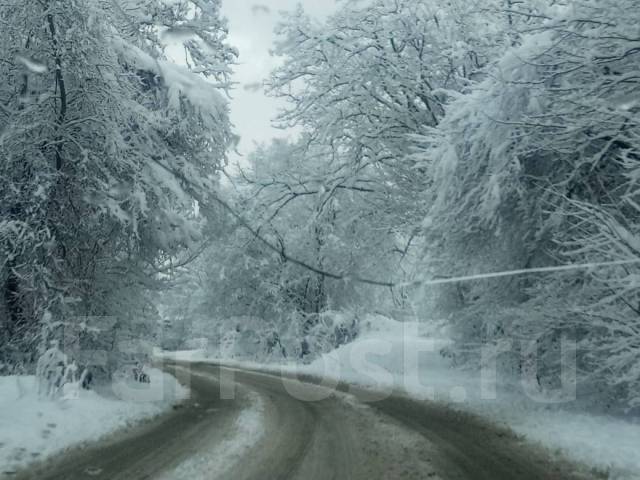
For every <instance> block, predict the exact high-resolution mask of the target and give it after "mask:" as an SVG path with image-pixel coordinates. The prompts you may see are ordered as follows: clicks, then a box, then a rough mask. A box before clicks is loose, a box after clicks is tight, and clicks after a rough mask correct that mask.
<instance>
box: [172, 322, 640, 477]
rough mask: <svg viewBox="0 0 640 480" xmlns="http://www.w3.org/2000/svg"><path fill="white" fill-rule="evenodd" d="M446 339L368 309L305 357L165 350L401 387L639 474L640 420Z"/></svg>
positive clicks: (595, 462)
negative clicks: (562, 395)
mask: <svg viewBox="0 0 640 480" xmlns="http://www.w3.org/2000/svg"><path fill="white" fill-rule="evenodd" d="M449 344H450V340H448V338H447V332H446V329H443V328H437V327H433V326H427V325H424V324H418V323H411V322H397V321H394V320H391V319H388V318H385V317H381V316H370V317H368V318H367V319H366V320H365V321H363V322H362V329H361V334H360V336H359V337H358V339H357V340H356V341H355V342H352V343H350V344H348V345H343V346H341V347H339V348H338V349H336V350H334V351H332V352H330V353H328V354H326V355H323V356H322V357H321V358H319V359H317V360H316V361H314V362H313V363H311V364H310V365H294V364H287V365H264V364H257V363H255V362H242V361H238V360H224V359H211V358H207V356H206V354H205V352H204V351H191V352H172V353H167V354H165V355H166V356H167V357H169V358H173V359H179V360H183V361H212V362H216V363H223V364H225V365H228V366H231V367H244V368H252V369H256V370H263V371H272V372H273V371H278V372H284V373H289V374H308V375H313V376H318V377H322V378H324V379H325V381H324V385H325V386H332V385H330V384H331V383H332V381H333V385H334V386H335V385H336V384H337V382H338V381H343V382H347V383H351V384H356V385H359V386H364V387H369V388H371V389H373V390H375V391H377V392H382V394H385V393H391V392H392V391H394V390H395V391H398V390H400V391H406V392H407V393H408V394H409V395H411V396H412V397H415V398H419V399H430V400H436V401H440V402H445V403H449V404H450V405H451V406H452V407H453V408H460V409H464V410H467V411H472V412H474V413H477V414H480V415H482V416H484V417H488V418H490V419H491V420H493V421H494V422H497V423H500V424H504V425H507V426H508V427H510V428H511V429H512V430H514V431H515V432H516V433H518V434H521V435H523V436H524V437H526V438H527V439H529V440H530V441H534V442H540V443H541V444H543V445H544V446H545V447H547V448H551V449H554V450H555V449H558V450H560V451H562V453H564V454H565V455H566V456H567V457H569V458H572V459H574V460H576V461H579V462H582V463H584V464H586V465H590V466H592V467H595V468H598V469H599V470H603V471H608V472H609V473H610V478H611V479H618V480H622V479H625V480H626V479H638V478H640V422H638V420H637V419H636V420H629V421H625V420H622V419H619V418H613V417H608V416H596V415H590V414H586V413H579V412H577V411H576V410H574V411H571V410H570V407H571V404H570V403H566V402H564V403H563V402H560V403H552V402H551V401H550V400H549V398H550V397H549V395H548V394H547V395H544V396H543V395H541V394H540V392H538V391H537V390H536V389H535V388H532V387H531V385H529V384H528V382H527V381H526V379H524V380H523V381H522V382H518V383H513V382H512V381H506V380H503V379H500V378H498V375H492V372H491V370H489V371H486V370H485V371H483V374H482V375H480V374H479V373H478V372H470V371H463V370H460V369H456V368H453V367H452V366H451V365H450V361H449V360H448V359H446V358H444V357H443V356H442V355H441V354H440V351H441V350H442V349H443V348H444V347H446V346H447V345H449Z"/></svg>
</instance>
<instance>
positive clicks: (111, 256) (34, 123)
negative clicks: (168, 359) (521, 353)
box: [0, 0, 235, 361]
mask: <svg viewBox="0 0 640 480" xmlns="http://www.w3.org/2000/svg"><path fill="white" fill-rule="evenodd" d="M0 8H1V9H2V15H1V16H2V19H3V28H2V29H1V31H0V40H1V41H0V45H1V46H0V71H1V72H2V73H1V74H2V78H3V79H5V80H4V81H3V84H2V86H1V87H0V104H1V105H2V107H1V110H0V138H1V141H0V157H1V161H0V169H2V170H1V172H2V179H3V186H2V189H1V190H0V195H1V197H2V198H1V199H0V201H1V205H2V206H1V207H0V208H2V210H1V215H0V248H1V249H2V257H1V258H2V263H1V264H0V266H1V267H2V268H1V273H0V280H1V282H2V291H3V302H2V303H3V306H2V309H1V310H0V311H2V324H3V328H2V331H3V335H4V338H3V339H2V346H3V348H2V352H3V354H5V355H6V356H10V355H11V354H12V353H13V352H14V351H16V352H18V353H19V352H28V356H31V355H33V354H34V353H35V351H36V347H37V345H38V344H40V345H46V344H47V342H48V341H49V340H50V339H51V338H52V337H55V336H63V337H64V339H63V343H61V346H64V345H67V346H70V344H75V345H76V346H77V345H78V344H79V343H81V342H80V341H79V338H80V337H81V336H89V337H92V338H93V337H99V336H101V335H102V336H104V335H106V336H107V337H108V338H109V340H108V341H107V342H106V343H108V344H110V345H113V344H114V342H115V343H116V344H117V343H118V341H119V340H125V339H126V340H129V339H130V337H131V338H135V337H139V336H141V335H140V334H141V331H146V330H147V329H148V327H146V326H144V323H145V322H144V321H141V319H144V318H145V316H150V315H151V316H152V314H153V308H152V306H150V305H148V304H147V300H146V298H147V297H146V293H145V292H147V291H148V289H150V288H152V287H154V285H155V284H156V283H157V282H158V279H159V278H160V276H159V274H161V273H162V272H164V271H165V270H166V269H168V268H170V265H171V261H172V259H174V258H175V257H176V256H180V255H181V252H184V251H185V250H187V249H189V248H192V247H193V246H194V245H195V244H197V243H198V242H199V241H200V239H201V233H200V229H201V226H202V224H203V222H204V220H203V218H202V217H200V216H197V215H195V213H194V202H195V201H196V200H197V201H198V202H200V203H201V204H202V207H201V211H203V212H206V211H207V210H206V208H207V205H208V202H207V198H208V195H210V194H211V193H212V192H213V191H214V190H215V188H216V185H217V172H218V170H219V168H220V167H221V165H222V164H223V163H224V162H225V152H226V150H227V148H228V147H229V145H230V144H231V143H232V142H233V140H234V139H233V135H232V133H231V131H230V124H229V120H228V112H227V104H226V100H225V98H224V90H225V89H226V88H227V87H228V77H229V72H230V70H229V65H230V63H231V62H232V60H233V58H234V57H235V51H234V50H233V49H231V48H230V47H228V46H226V44H225V37H226V26H225V24H224V21H223V20H222V19H221V18H220V16H219V2H218V1H217V0H210V1H208V0H206V1H190V0H184V1H163V0H119V1H113V2H102V1H98V0H82V1H80V0H71V1H58V0H50V1H46V2H24V1H22V0H20V1H17V0H16V1H10V2H8V3H7V2H5V3H4V4H3V5H2V6H1V7H0ZM176 44H178V45H182V47H183V48H184V56H185V58H186V59H187V60H186V63H187V64H186V65H185V66H178V65H176V64H174V63H172V62H171V60H170V58H168V56H167V54H166V53H165V51H166V49H167V47H170V46H171V47H172V48H176ZM105 319H112V320H113V321H111V320H110V321H106V320H105ZM134 320H135V321H134ZM105 324H108V326H107V325H105ZM140 329H142V330H140ZM65 332H66V333H65ZM92 345H97V346H98V348H100V347H101V346H102V342H97V341H96V342H88V344H87V345H81V346H80V347H78V348H77V351H76V354H79V352H80V351H85V352H86V351H87V350H88V351H90V350H91V349H92V348H94V347H92ZM136 348H137V347H134V348H133V349H134V350H135V349H136ZM4 360H5V361H6V360H9V361H11V359H4ZM14 360H15V359H14ZM26 360H31V361H32V360H33V358H29V359H26Z"/></svg>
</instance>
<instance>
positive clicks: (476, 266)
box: [0, 0, 640, 408]
mask: <svg viewBox="0 0 640 480" xmlns="http://www.w3.org/2000/svg"><path fill="white" fill-rule="evenodd" d="M637 7H638V6H637V2H636V1H635V0H597V1H595V0H482V1H457V0H453V1H450V2H446V3H443V2H436V1H433V0H366V1H365V0H362V1H342V2H339V7H338V10H337V12H336V13H335V14H333V15H332V16H330V17H329V18H327V19H326V20H323V21H322V22H318V21H317V20H314V19H312V18H311V17H309V16H308V15H307V14H306V13H305V12H304V11H303V10H302V9H298V10H296V11H293V12H291V13H289V14H288V15H287V16H285V17H284V19H283V22H282V24H281V26H280V27H279V34H280V36H279V42H278V44H277V46H276V49H275V52H274V53H275V54H276V55H279V56H281V58H282V62H281V64H280V66H279V67H278V68H277V69H276V70H275V71H274V72H273V73H272V75H271V77H270V78H269V80H268V81H267V82H266V85H265V88H266V90H267V91H268V92H269V94H270V95H273V96H274V97H277V98H280V99H283V100H284V101H286V105H287V106H286V108H285V109H284V110H283V111H282V112H281V114H280V115H279V117H278V118H277V119H276V122H277V123H278V124H279V125H280V126H281V127H282V128H284V129H289V128H294V129H295V131H298V132H300V134H299V135H298V136H297V137H296V138H295V139H294V140H276V141H274V142H273V143H272V144H270V145H263V146H261V147H259V148H257V149H256V151H255V152H254V153H253V154H252V155H251V156H250V158H249V159H247V160H246V161H245V162H243V164H242V165H241V166H239V167H238V169H237V171H236V172H235V173H230V172H231V170H230V171H229V172H228V173H227V174H228V176H229V178H228V179H224V180H223V179H222V176H221V170H222V167H223V166H224V165H225V159H226V153H227V151H228V150H229V148H231V146H232V145H233V143H234V141H235V139H234V136H233V133H232V127H231V125H230V122H229V120H228V112H227V109H228V107H227V105H226V102H225V100H224V97H223V94H224V91H225V90H226V89H228V88H229V87H230V80H229V78H230V73H231V68H232V64H233V62H234V59H235V56H236V52H235V51H234V50H233V49H232V48H231V47H229V46H227V44H226V43H225V24H224V21H223V20H221V18H220V15H219V2H218V1H217V0H208V1H207V0H198V1H196V0H171V1H169V0H114V1H111V2H106V1H100V0H82V1H80V0H73V1H66V2H60V1H55V0H50V1H43V2H35V3H33V4H31V3H30V2H23V1H22V0H19V1H18V0H14V1H10V2H9V4H6V2H5V5H3V6H2V9H3V12H6V14H4V13H3V15H2V25H3V27H2V29H0V38H1V40H2V41H1V42H0V72H2V76H3V80H4V81H3V83H2V85H1V86H0V156H1V158H0V160H1V161H0V169H1V175H2V180H3V181H2V189H1V190H0V195H1V197H2V198H1V199H0V248H1V249H2V263H1V264H0V265H1V270H0V285H2V291H3V297H2V302H0V304H1V306H0V314H1V315H2V333H1V334H2V337H1V338H0V345H1V346H2V349H1V352H2V355H3V358H2V359H0V361H2V362H5V363H11V362H12V361H13V362H14V363H15V357H12V355H14V354H15V353H16V352H30V354H33V355H36V353H37V352H38V349H43V348H45V347H46V345H47V342H48V341H49V340H50V339H52V338H54V337H55V336H56V335H57V333H56V331H57V330H60V329H62V330H66V331H67V332H69V331H72V332H75V333H74V334H72V335H69V334H67V335H65V338H67V339H74V341H75V342H81V341H83V340H82V339H85V340H84V341H91V342H94V343H96V344H99V343H100V342H109V341H112V338H113V336H114V335H115V333H114V332H118V333H117V334H118V335H120V336H121V338H127V337H132V338H145V339H148V340H151V337H150V336H151V334H152V332H155V326H156V323H157V318H158V312H157V306H158V305H159V307H160V309H161V310H162V316H163V317H164V318H165V319H169V323H170V325H169V326H168V327H167V329H166V330H165V331H164V333H163V338H162V339H159V340H158V341H160V342H162V343H164V344H165V345H166V346H168V347H170V348H174V347H175V348H177V347H180V346H181V341H182V340H184V339H185V338H187V337H197V336H209V337H210V338H212V339H215V341H222V340H223V339H224V337H225V336H226V335H228V334H229V332H236V333H242V332H248V333H246V335H247V336H250V337H251V338H250V339H249V340H247V341H248V342H249V343H252V342H253V343H252V344H253V345H257V347H256V349H257V350H260V351H262V352H263V353H264V354H265V355H266V354H269V355H272V354H274V352H276V353H277V354H278V355H286V356H290V357H297V358H299V357H305V356H307V355H314V354H316V353H318V352H320V351H322V350H326V349H329V348H331V347H334V346H336V345H337V344H340V343H342V342H345V341H348V340H349V339H350V338H352V337H353V336H354V335H357V330H358V318H359V315H360V314H361V313H363V312H381V313H385V314H387V315H391V316H400V315H414V316H418V317H419V319H420V320H423V321H429V320H430V319H435V318H447V319H448V320H449V323H450V325H451V327H452V332H453V335H454V337H455V340H456V342H457V343H456V344H455V346H454V347H453V348H452V350H451V351H450V352H448V354H450V355H452V356H453V357H454V358H455V360H456V362H458V363H461V364H464V363H468V364H477V362H478V361H479V358H480V348H481V347H482V346H483V345H487V344H498V343H500V342H501V341H503V340H505V339H509V340H513V341H514V342H516V341H517V342H520V341H524V342H523V343H522V342H521V343H520V345H523V347H522V348H521V349H519V348H514V349H513V350H512V352H511V353H510V354H508V355H505V356H504V361H503V366H502V367H503V368H504V369H505V371H509V372H511V373H513V374H514V375H518V374H520V372H521V371H522V369H524V368H526V364H527V363H528V362H531V361H533V362H537V363H538V365H539V366H540V367H541V368H539V369H538V372H539V376H538V378H537V381H538V382H539V384H540V387H541V388H545V387H552V386H553V385H555V384H557V383H558V382H559V381H560V379H559V377H560V373H561V372H560V371H559V366H560V362H559V361H558V358H559V356H560V355H561V351H560V350H561V349H560V345H561V343H562V340H563V338H568V339H571V340H574V341H576V342H577V345H578V364H577V368H578V372H577V373H578V375H579V378H581V379H582V380H583V382H582V383H581V384H582V385H585V387H584V388H585V389H586V390H585V391H584V392H583V393H584V395H582V396H581V398H584V399H585V402H586V403H588V404H589V405H595V404H598V405H600V406H603V405H607V406H612V407H615V408H629V407H631V408H633V407H640V340H639V339H640V288H639V284H638V278H640V270H639V267H640V264H638V263H633V262H636V261H637V260H640V240H639V238H640V237H639V235H640V198H638V197H639V195H640V185H639V184H638V182H639V181H640V9H638V8H637ZM168 39H171V40H173V41H178V42H179V43H181V44H182V45H183V46H184V56H185V58H186V60H185V65H184V66H177V65H175V64H173V63H171V62H170V61H169V60H168V58H167V55H166V53H165V47H166V44H167V41H168ZM612 262H621V263H620V264H617V265H611V263H612ZM587 263H598V264H602V263H607V264H609V266H606V267H599V268H591V269H578V270H571V271H564V272H559V273H558V272H556V273H552V274H545V275H531V274H530V275H521V276H516V277H513V276H511V277H504V278H498V279H490V280H487V279H485V280H476V281H472V282H458V283H452V284H449V285H444V286H438V287H434V286H428V285H425V284H424V282H425V281H428V280H429V279H433V278H443V277H455V276H458V275H469V274H479V273H483V272H496V271H505V270H520V269H531V268H536V267H550V266H560V265H567V264H587ZM166 284H169V285H171V286H172V290H171V292H172V295H171V296H166V295H164V296H163V298H162V299H158V296H157V295H155V294H154V292H157V291H158V289H160V288H163V287H164V286H165V285H166ZM330 312H341V313H340V314H330ZM107 317H109V318H113V319H115V323H114V324H112V325H110V326H109V328H106V327H105V323H104V322H105V320H104V318H107ZM76 318H77V319H80V320H78V321H74V319H76ZM92 318H95V319H100V320H99V322H102V323H101V324H97V325H93V324H91V322H90V321H88V320H87V319H92ZM530 344H531V345H533V346H534V347H535V348H533V349H532V348H526V347H525V345H530ZM66 348H67V349H73V348H76V349H77V348H79V347H78V345H67V346H66ZM12 358H13V360H12ZM27 360H28V359H24V361H27Z"/></svg>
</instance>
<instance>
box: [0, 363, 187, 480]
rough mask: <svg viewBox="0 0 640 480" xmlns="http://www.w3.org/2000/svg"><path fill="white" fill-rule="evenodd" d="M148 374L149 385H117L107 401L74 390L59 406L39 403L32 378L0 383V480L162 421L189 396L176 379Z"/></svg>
mask: <svg viewBox="0 0 640 480" xmlns="http://www.w3.org/2000/svg"><path fill="white" fill-rule="evenodd" d="M148 373H149V376H150V380H151V382H150V383H148V384H144V383H137V382H131V383H123V382H115V383H114V384H113V385H112V388H111V389H109V390H110V391H109V392H105V393H104V396H102V395H99V394H98V393H96V392H95V391H92V390H83V389H77V388H70V389H67V390H66V391H65V394H64V395H63V397H62V398H60V399H57V400H52V399H44V398H40V396H39V395H38V393H37V384H36V379H35V377H33V376H10V377H0V477H1V476H2V475H3V474H10V473H11V472H14V471H16V470H17V469H18V468H21V467H24V466H25V465H26V464H28V463H30V462H32V461H36V460H42V459H44V458H46V457H48V456H50V455H52V454H54V453H57V452H59V451H61V450H64V449H66V448H68V447H71V446H74V445H78V444H81V443H83V442H86V441H94V440H97V439H99V438H100V437H103V436H105V435H106V434H109V433H112V432H114V431H115V430H118V429H121V428H124V427H127V426H130V425H132V424H133V423H135V422H138V421H140V420H142V419H145V418H149V417H152V416H155V415H158V414H160V413H162V412H163V411H165V410H166V409H168V408H170V407H171V405H172V404H174V403H176V402H177V401H179V400H182V399H184V398H186V397H187V396H188V391H187V390H186V389H185V388H184V387H182V386H181V385H180V384H179V383H178V381H177V380H176V379H175V378H174V377H173V376H171V375H169V374H167V373H164V372H161V371H160V370H156V369H149V370H148Z"/></svg>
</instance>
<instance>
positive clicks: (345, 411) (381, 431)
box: [17, 364, 596, 480]
mask: <svg viewBox="0 0 640 480" xmlns="http://www.w3.org/2000/svg"><path fill="white" fill-rule="evenodd" d="M167 370H168V371H170V372H171V373H174V374H175V375H176V376H177V377H178V379H180V380H181V381H182V382H185V383H187V384H188V386H189V387H190V388H191V392H192V396H191V398H190V400H189V401H187V402H186V403H185V404H184V406H183V407H182V408H179V409H176V410H175V411H173V412H172V413H171V414H168V415H166V416H164V417H161V418H158V419H156V420H154V421H152V422H151V423H148V424H146V425H144V426H141V427H139V428H138V429H136V430H132V431H130V432H128V433H126V434H125V435H123V436H120V437H117V438H113V439H111V440H110V441H108V442H103V443H101V444H98V445H95V446H93V447H89V448H87V449H84V450H80V451H77V452H73V453H71V454H69V455H66V456H64V457H61V458H59V459H57V460H55V461H53V463H51V462H50V463H47V464H45V465H40V466H39V467H37V468H34V469H32V470H31V471H29V472H25V473H23V474H22V475H21V476H18V477H17V478H20V479H26V478H38V479H61V478H64V479H68V480H74V479H86V478H88V477H90V476H93V477H95V478H108V479H127V480H135V479H143V478H154V479H155V478H163V479H182V478H185V479H187V478H188V479H190V480H192V479H193V480H198V479H212V478H223V479H234V480H242V479H260V480H272V479H289V478H291V479H305V480H307V479H323V480H324V479H328V478H333V479H368V480H369V479H377V478H380V479H401V478H402V479H424V478H432V479H438V478H447V479H474V480H481V479H491V480H500V479H509V480H511V479H514V478H518V479H524V480H526V479H571V478H576V479H578V478H583V479H587V478H596V477H593V476H591V475H590V474H588V473H585V472H583V471H582V472H581V471H579V470H582V469H580V468H579V467H576V466H574V465H571V464H569V463H568V462H566V461H563V460H561V459H557V458H556V459H553V458H551V457H550V455H549V454H548V453H545V452H543V451H541V450H539V449H537V448H535V447H533V446H530V445H528V444H526V443H524V442H523V441H522V440H521V439H519V438H517V437H515V436H514V435H513V434H511V433H509V432H508V431H506V430H501V429H499V428H497V427H494V426H491V425H490V424H488V423H485V422H483V421H482V420H479V419H478V418H475V417H472V416H470V415H467V414H462V413H459V412H455V411H453V410H449V409H448V408H447V407H444V406H438V405H436V404H432V403H428V402H421V401H417V400H412V399H409V398H405V397H402V396H397V395H394V396H390V397H387V398H385V399H383V400H378V401H376V402H371V403H366V401H367V400H370V399H371V395H370V392H367V391H365V390H359V389H357V388H348V390H349V394H346V393H342V391H344V390H347V386H341V388H340V389H339V390H341V391H328V390H327V389H325V388H323V387H319V386H316V385H313V384H310V383H301V382H299V381H296V380H293V379H290V378H282V377H279V376H276V375H269V374H264V373H257V372H252V371H246V370H232V369H228V368H222V367H219V366H215V365H205V364H193V365H187V366H185V365H182V366H175V365H169V366H168V367H167Z"/></svg>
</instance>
